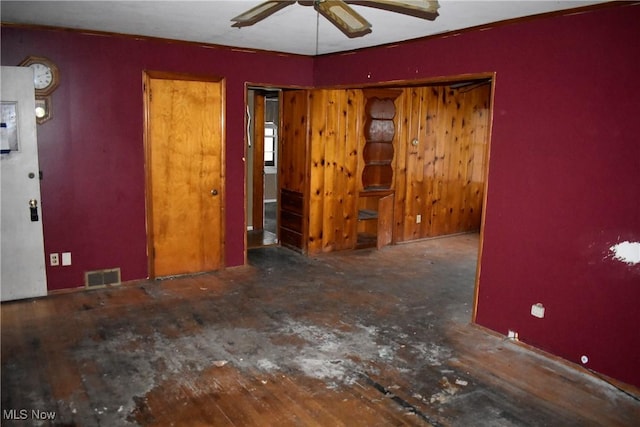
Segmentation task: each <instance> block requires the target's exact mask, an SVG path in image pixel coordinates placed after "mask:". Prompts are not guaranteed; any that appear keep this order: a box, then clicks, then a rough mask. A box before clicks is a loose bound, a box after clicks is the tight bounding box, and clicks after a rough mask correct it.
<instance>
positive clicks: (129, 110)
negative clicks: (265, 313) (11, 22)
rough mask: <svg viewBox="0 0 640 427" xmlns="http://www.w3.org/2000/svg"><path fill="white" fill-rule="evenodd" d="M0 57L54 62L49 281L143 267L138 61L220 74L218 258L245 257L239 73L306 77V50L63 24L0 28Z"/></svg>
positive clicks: (47, 200)
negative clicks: (251, 49)
mask: <svg viewBox="0 0 640 427" xmlns="http://www.w3.org/2000/svg"><path fill="white" fill-rule="evenodd" d="M1 36H2V65H17V64H18V63H19V62H20V61H22V60H23V59H24V58H25V57H26V56H27V55H36V56H45V57H48V58H50V59H51V60H53V61H54V62H55V63H56V64H57V65H58V67H59V69H60V73H61V83H60V86H59V87H58V89H57V90H56V91H55V92H54V94H53V108H54V112H53V114H54V116H53V119H52V120H50V121H48V122H46V123H44V124H43V125H40V126H38V143H39V154H40V167H41V169H42V171H43V176H44V179H43V180H42V182H41V184H42V185H41V188H42V220H43V226H44V240H45V253H46V254H49V253H51V252H71V253H72V265H71V266H68V267H62V266H59V267H47V279H48V287H49V289H50V290H56V289H63V288H69V287H78V286H83V283H84V272H85V271H91V270H98V269H104V268H113V267H121V269H122V280H124V281H128V280H134V279H141V278H145V277H147V276H148V265H147V255H146V238H147V237H146V229H145V175H144V149H143V94H142V73H143V70H157V71H170V72H180V73H192V74H201V75H215V76H222V77H224V78H226V97H227V105H226V183H227V188H226V195H227V198H226V265H227V266H234V265H241V264H243V263H244V233H245V232H244V226H245V224H244V215H242V214H240V215H239V214H238V213H240V212H244V163H243V156H244V91H245V86H244V85H245V82H254V83H272V84H275V85H285V84H289V85H310V84H311V83H312V75H313V69H312V67H313V59H312V58H309V57H302V56H294V55H279V54H274V53H266V52H257V53H247V52H240V51H234V50H231V49H225V48H212V47H201V46H196V45H188V44H184V43H167V42H162V41H156V40H144V39H141V40H136V39H133V38H124V37H109V36H103V35H88V34H80V33H77V32H65V31H36V30H25V29H19V28H10V27H9V28H8V27H3V28H2V33H1Z"/></svg>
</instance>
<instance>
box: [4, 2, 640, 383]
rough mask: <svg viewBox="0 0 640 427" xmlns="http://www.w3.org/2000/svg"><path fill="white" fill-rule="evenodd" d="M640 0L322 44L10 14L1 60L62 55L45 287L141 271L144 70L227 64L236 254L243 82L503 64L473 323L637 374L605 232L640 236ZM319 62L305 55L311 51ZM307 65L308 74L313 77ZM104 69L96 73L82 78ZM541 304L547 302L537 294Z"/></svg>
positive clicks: (49, 164) (354, 80)
mask: <svg viewBox="0 0 640 427" xmlns="http://www.w3.org/2000/svg"><path fill="white" fill-rule="evenodd" d="M637 22H640V6H638V5H631V4H629V3H627V4H624V5H623V6H614V7H610V8H604V9H600V10H595V11H591V12H588V13H584V14H578V15H571V16H564V17H551V18H544V19H539V20H532V21H528V22H525V23H519V24H514V25H506V26H498V27H496V28H493V29H490V30H484V31H473V32H467V33H463V34H460V35H451V36H448V37H442V38H437V39H430V40H422V41H415V42H409V43H405V44H402V45H400V46H397V47H390V48H387V47H384V48H375V49H367V50H362V51H358V52H356V53H355V54H349V55H329V56H323V57H319V58H316V59H315V61H314V60H313V59H311V58H302V57H296V56H291V57H290V56H278V55H273V54H266V53H255V54H250V53H241V52H234V51H231V50H224V49H210V48H201V47H196V46H187V45H184V44H167V43H162V42H159V41H145V40H138V41H136V40H133V39H123V38H113V37H100V36H90V35H79V34H75V33H64V32H45V31H26V30H19V29H10V28H3V29H2V64H3V65H15V64H17V63H18V62H20V61H21V60H22V59H23V58H24V57H25V56H26V55H28V54H37V55H44V56H49V57H51V59H53V60H54V61H56V62H57V63H58V65H59V66H60V68H61V72H62V84H61V85H60V87H59V88H58V90H57V91H56V92H55V94H54V99H53V102H54V107H55V118H54V119H53V120H52V121H50V122H48V123H46V124H44V125H42V126H40V127H39V142H40V153H41V166H42V169H43V172H44V180H43V182H42V188H43V196H42V197H43V217H44V218H43V222H44V227H45V249H46V252H47V253H49V252H62V251H71V252H72V253H73V262H74V265H73V266H72V267H65V268H63V267H56V268H48V271H47V273H48V277H49V282H50V287H51V288H52V289H58V288H63V287H68V286H77V285H80V284H81V283H82V272H83V271H85V270H93V269H98V268H109V267H113V266H121V267H122V268H123V279H124V280H131V279H137V278H143V277H146V275H147V258H146V254H145V242H146V233H145V225H144V218H145V215H144V167H143V160H144V155H143V146H142V131H143V129H142V125H143V123H142V92H141V74H142V70H143V69H152V70H165V71H176V72H191V73H198V74H214V75H222V76H224V77H226V78H227V123H226V125H227V128H226V132H227V186H228V187H227V195H228V198H227V218H226V221H227V229H226V232H227V252H226V256H227V265H238V264H242V263H243V261H244V259H243V255H244V252H243V251H244V248H243V242H244V237H243V236H244V229H243V227H244V220H243V217H244V215H238V213H239V212H244V209H243V200H244V187H243V182H244V164H243V163H242V155H243V152H244V149H243V129H244V127H243V103H244V98H243V96H244V87H243V84H244V82H245V81H254V82H269V83H274V84H282V85H292V84H300V85H309V84H311V83H314V84H315V85H317V86H332V85H348V84H355V85H359V84H363V83H375V82H385V81H393V80H404V79H425V78H431V77H441V76H453V75H459V74H468V73H481V72H496V80H495V100H494V101H495V102H494V118H493V134H492V141H491V153H490V154H491V158H490V171H489V180H488V194H487V197H488V202H487V205H486V210H485V215H486V225H485V228H484V249H483V253H482V255H481V256H482V258H481V268H482V270H481V276H480V284H479V299H478V306H477V319H476V320H477V322H478V323H479V324H481V325H484V326H486V327H489V328H491V329H493V330H496V331H498V332H501V333H506V332H507V330H509V329H512V330H515V331H517V332H518V333H519V334H520V337H521V339H522V340H523V341H525V342H527V343H530V344H532V345H535V346H537V347H539V348H542V349H544V350H547V351H549V352H551V353H554V354H556V355H559V356H561V357H564V358H566V359H568V360H570V361H574V362H578V361H579V358H580V356H581V355H583V354H584V355H587V356H588V357H589V363H588V364H587V367H588V368H591V369H594V370H596V371H599V372H602V373H604V374H607V375H610V376H612V377H615V378H617V379H620V380H622V381H625V382H627V383H630V384H634V385H636V386H640V370H639V369H637V361H638V360H640V336H639V335H638V325H639V324H640V310H638V306H639V305H640V270H639V269H640V266H638V265H637V264H636V265H627V264H622V263H620V262H618V261H615V260H613V259H612V257H611V254H610V252H609V247H610V246H611V245H613V244H615V243H617V242H620V241H625V240H629V241H640V203H639V201H638V199H639V198H640V191H639V190H638V188H639V187H638V182H640V143H639V141H638V135H640V120H638V112H639V109H638V99H640V83H639V82H638V76H640V61H639V60H638V58H640V47H638V43H637V42H636V41H637V40H640V27H639V26H638V25H637ZM312 67H313V68H312ZM313 76H315V79H312V77H313ZM93 78H97V79H98V81H97V82H94V81H93V80H92V79H93ZM537 302H541V303H543V304H544V305H545V307H546V316H545V318H544V319H536V318H534V317H532V316H531V315H530V314H529V313H530V307H531V304H533V303H537Z"/></svg>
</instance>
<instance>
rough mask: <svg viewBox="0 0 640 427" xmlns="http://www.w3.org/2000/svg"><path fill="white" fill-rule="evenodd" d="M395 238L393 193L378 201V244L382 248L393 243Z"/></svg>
mask: <svg viewBox="0 0 640 427" xmlns="http://www.w3.org/2000/svg"><path fill="white" fill-rule="evenodd" d="M392 238H393V194H389V195H388V196H384V197H381V198H380V200H379V201H378V244H377V247H378V249H380V248H381V247H383V246H387V245H388V244H390V243H391V240H392Z"/></svg>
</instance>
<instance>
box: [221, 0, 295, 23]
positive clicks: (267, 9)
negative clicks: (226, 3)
mask: <svg viewBox="0 0 640 427" xmlns="http://www.w3.org/2000/svg"><path fill="white" fill-rule="evenodd" d="M293 3H295V0H293V1H275V0H274V1H266V2H264V3H260V4H259V5H257V6H256V7H254V8H252V9H249V10H247V11H246V12H244V13H242V14H240V15H238V16H236V17H235V18H231V21H232V22H235V24H233V25H232V27H248V26H249V25H253V24H255V23H256V22H259V21H262V20H263V19H264V18H266V17H268V16H271V15H273V14H274V13H276V12H277V11H279V10H280V9H283V8H285V7H287V6H289V5H290V4H293Z"/></svg>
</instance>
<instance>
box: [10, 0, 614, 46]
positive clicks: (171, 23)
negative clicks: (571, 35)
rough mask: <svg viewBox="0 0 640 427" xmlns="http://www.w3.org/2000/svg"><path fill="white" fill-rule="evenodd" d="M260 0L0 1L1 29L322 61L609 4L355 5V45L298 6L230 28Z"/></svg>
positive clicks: (477, 1)
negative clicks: (428, 12) (404, 11)
mask: <svg viewBox="0 0 640 427" xmlns="http://www.w3.org/2000/svg"><path fill="white" fill-rule="evenodd" d="M261 2H262V1H261V0H257V1H256V0H224V1H223V0H207V1H203V0H201V1H152V0H147V1H25V0H23V1H5V0H1V1H0V16H1V19H2V22H3V23H15V24H35V25H47V26H55V27H65V28H74V29H84V30H96V31H106V32H110V33H121V34H131V35H140V36H151V37H161V38H167V39H174V40H185V41H192V42H200V43H206V44H216V45H225V46H232V47H239V48H249V49H261V50H269V51H277V52H286V53H295V54H304V55H316V54H325V53H334V52H342V51H348V50H353V49H358V48H363V47H370V46H377V45H381V44H387V43H394V42H399V41H403V40H409V39H414V38H419V37H425V36H429V35H433V34H439V33H445V32H451V31H456V30H460V29H464V28H469V27H474V26H478V25H484V24H489V23H493V22H498V21H503V20H506V19H512V18H518V17H523V16H529V15H535V14H540V13H546V12H552V11H557V10H564V9H573V8H577V7H582V6H588V5H592V4H595V3H603V1H578V0H570V1H515V0H511V1H484V0H467V1H458V0H439V3H440V9H439V13H440V16H439V17H438V18H437V19H436V20H435V21H426V20H422V19H419V18H414V17H410V16H404V15H401V14H397V13H393V12H386V11H382V10H378V9H374V8H370V7H364V6H355V5H354V6H352V7H353V8H354V9H355V10H356V11H357V12H358V13H360V14H361V15H362V16H363V17H364V18H365V19H367V20H368V21H369V22H370V23H371V24H372V30H373V32H372V33H371V34H367V35H365V36H364V37H360V38H355V39H350V38H348V37H346V36H345V35H344V34H343V33H342V32H340V31H339V30H338V29H337V28H335V27H334V26H333V25H332V24H331V23H329V22H328V21H327V20H326V19H324V18H323V17H322V16H319V17H318V15H317V13H316V11H315V10H314V9H313V7H307V6H302V5H300V4H297V3H296V4H293V5H291V6H288V7H286V8H284V9H282V10H281V11H279V12H277V13H275V14H274V15H272V16H270V17H268V18H267V19H265V20H263V21H261V22H258V23H257V24H255V25H253V26H250V27H244V28H232V27H231V24H232V23H231V21H230V20H231V18H233V17H234V16H236V15H239V14H240V13H242V12H244V11H246V10H247V9H250V8H252V7H253V6H255V5H257V4H260V3H261Z"/></svg>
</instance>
